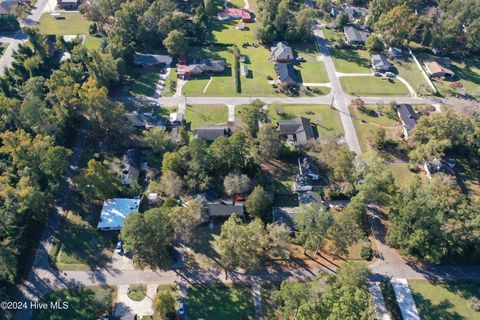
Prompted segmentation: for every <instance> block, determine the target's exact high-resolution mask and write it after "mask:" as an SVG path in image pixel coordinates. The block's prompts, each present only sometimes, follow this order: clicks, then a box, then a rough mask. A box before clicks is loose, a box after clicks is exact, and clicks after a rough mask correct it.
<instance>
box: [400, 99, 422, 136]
mask: <svg viewBox="0 0 480 320" xmlns="http://www.w3.org/2000/svg"><path fill="white" fill-rule="evenodd" d="M396 108H397V114H398V117H399V118H400V121H401V122H402V127H403V135H404V136H405V140H407V139H408V137H409V135H410V131H412V129H413V128H414V127H415V123H416V122H417V118H418V116H417V113H416V112H415V110H414V109H413V107H412V106H411V105H409V104H399V105H397V107H396Z"/></svg>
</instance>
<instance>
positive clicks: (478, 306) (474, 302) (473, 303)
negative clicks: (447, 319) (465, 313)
mask: <svg viewBox="0 0 480 320" xmlns="http://www.w3.org/2000/svg"><path fill="white" fill-rule="evenodd" d="M468 304H469V305H470V308H472V310H473V311H476V312H480V299H478V298H477V297H473V298H470V299H468Z"/></svg>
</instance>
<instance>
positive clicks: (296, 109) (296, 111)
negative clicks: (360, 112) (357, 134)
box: [268, 104, 343, 136]
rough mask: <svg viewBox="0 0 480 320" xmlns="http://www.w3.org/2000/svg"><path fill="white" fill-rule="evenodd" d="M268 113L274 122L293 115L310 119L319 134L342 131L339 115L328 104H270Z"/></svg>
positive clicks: (339, 132) (340, 132)
mask: <svg viewBox="0 0 480 320" xmlns="http://www.w3.org/2000/svg"><path fill="white" fill-rule="evenodd" d="M268 114H269V116H270V118H271V119H272V121H274V122H276V121H278V120H286V119H292V118H295V117H305V118H308V119H310V120H311V122H312V124H313V126H314V129H315V128H316V130H317V131H318V134H319V136H321V135H322V133H327V132H332V133H335V134H342V133H343V129H342V123H341V121H340V115H339V114H338V112H337V111H336V110H334V109H332V108H330V106H329V105H300V104H299V105H288V104H285V105H280V104H272V105H269V106H268Z"/></svg>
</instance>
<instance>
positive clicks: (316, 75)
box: [295, 61, 329, 83]
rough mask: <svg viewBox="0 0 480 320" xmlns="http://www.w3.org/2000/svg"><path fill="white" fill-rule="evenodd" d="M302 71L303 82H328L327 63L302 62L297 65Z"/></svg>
mask: <svg viewBox="0 0 480 320" xmlns="http://www.w3.org/2000/svg"><path fill="white" fill-rule="evenodd" d="M295 69H297V70H298V71H300V77H301V80H300V81H301V82H303V83H305V82H315V83H328V82H329V81H328V75H327V69H325V64H324V63H323V62H321V61H318V62H302V63H299V64H297V65H296V66H295Z"/></svg>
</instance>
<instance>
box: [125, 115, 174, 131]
mask: <svg viewBox="0 0 480 320" xmlns="http://www.w3.org/2000/svg"><path fill="white" fill-rule="evenodd" d="M125 118H126V119H127V121H128V123H129V125H130V127H132V128H138V129H151V128H161V129H163V130H166V129H167V125H168V124H169V121H168V119H167V118H164V117H157V116H154V115H153V114H152V113H150V112H138V111H133V112H128V113H126V114H125Z"/></svg>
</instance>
